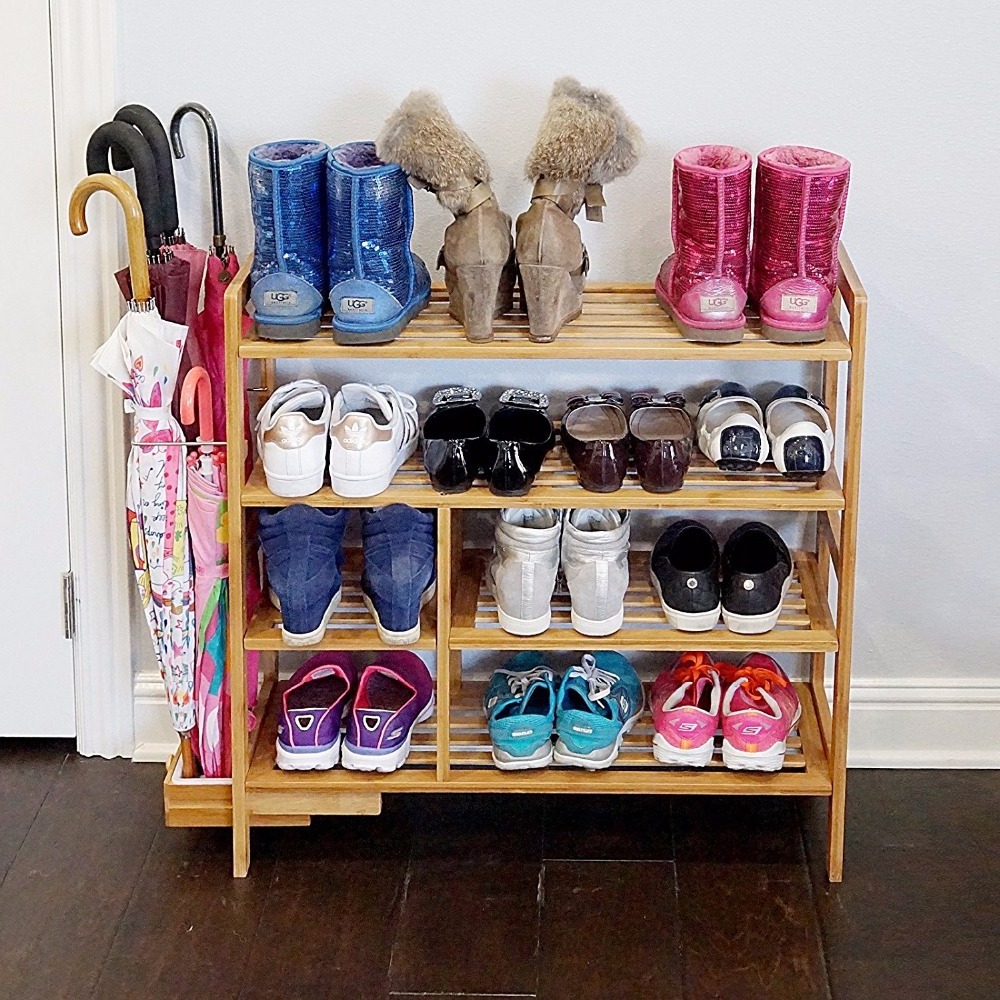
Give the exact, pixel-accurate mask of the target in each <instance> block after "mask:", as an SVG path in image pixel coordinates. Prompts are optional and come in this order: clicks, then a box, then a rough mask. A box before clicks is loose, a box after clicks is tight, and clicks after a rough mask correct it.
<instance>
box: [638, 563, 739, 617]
mask: <svg viewBox="0 0 1000 1000" xmlns="http://www.w3.org/2000/svg"><path fill="white" fill-rule="evenodd" d="M649 579H650V582H651V583H652V584H653V589H654V590H655V591H656V596H657V597H658V598H659V600H660V607H661V608H663V613H664V614H665V615H666V616H667V623H668V624H669V625H672V626H673V627H674V628H675V629H678V630H679V631H681V632H709V631H711V630H712V629H713V628H715V626H716V625H718V624H719V615H720V614H721V613H722V604H721V603H720V604H719V605H718V606H717V607H715V608H713V609H712V610H710V611H678V610H677V609H676V608H672V607H670V605H669V604H667V602H666V601H665V600H664V599H663V591H662V590H661V589H660V581H659V580H658V579H657V577H656V574H655V573H654V572H653V568H652V566H651V567H650V568H649Z"/></svg>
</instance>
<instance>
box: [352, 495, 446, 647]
mask: <svg viewBox="0 0 1000 1000" xmlns="http://www.w3.org/2000/svg"><path fill="white" fill-rule="evenodd" d="M361 539H362V550H363V552H364V570H363V571H362V574H361V591H362V597H363V599H364V602H365V604H366V605H367V607H368V610H369V611H370V612H371V613H372V617H373V618H374V619H375V624H376V626H377V627H378V634H379V638H380V639H381V640H382V641H383V642H385V643H388V644H389V645H391V646H408V645H410V644H412V643H414V642H416V641H417V640H418V639H419V638H420V609H421V608H422V607H423V606H424V605H425V604H426V603H427V602H428V601H430V600H431V599H432V598H433V597H434V583H435V576H434V547H435V546H434V515H433V514H430V513H428V512H426V511H422V510H417V509H416V508H414V507H408V506H406V504H402V503H394V504H389V506H388V507H376V508H373V509H371V510H362V511H361Z"/></svg>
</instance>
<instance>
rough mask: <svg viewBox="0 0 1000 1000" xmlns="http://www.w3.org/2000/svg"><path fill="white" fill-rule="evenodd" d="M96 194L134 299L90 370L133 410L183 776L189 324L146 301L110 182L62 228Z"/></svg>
mask: <svg viewBox="0 0 1000 1000" xmlns="http://www.w3.org/2000/svg"><path fill="white" fill-rule="evenodd" d="M95 191H109V192H111V193H112V194H113V195H114V196H115V197H116V198H117V199H118V201H119V202H121V205H122V208H123V210H124V212H125V220H126V231H127V234H128V245H129V266H130V268H131V276H132V287H133V292H134V298H132V299H131V300H130V301H129V309H128V312H127V313H126V314H125V315H124V316H123V317H122V319H121V321H120V322H119V323H118V325H117V327H115V330H114V333H112V335H111V337H110V338H109V339H108V340H107V341H106V342H105V343H104V345H103V346H102V347H100V348H99V349H98V351H97V353H96V354H95V355H94V357H93V359H92V361H91V364H92V365H93V367H94V368H96V369H97V371H99V372H100V373H101V374H103V375H105V376H106V377H107V378H109V379H111V381H113V382H114V383H115V384H116V385H117V386H118V387H119V388H120V389H121V390H122V392H123V393H124V394H125V406H126V410H127V411H130V412H132V414H133V421H134V423H133V428H134V429H133V434H132V448H131V450H130V452H129V460H128V477H127V485H126V521H127V525H128V533H129V543H130V547H131V550H132V562H133V566H134V569H135V579H136V583H137V585H138V587H139V596H140V599H141V601H142V606H143V611H144V613H145V615H146V621H147V624H148V625H149V631H150V634H151V636H152V638H153V646H154V650H155V652H156V657H157V661H158V664H159V668H160V675H161V676H162V678H163V681H164V684H165V685H166V689H167V697H168V701H169V706H170V714H171V717H172V720H173V724H174V728H175V729H176V730H177V732H178V733H179V734H180V736H181V752H182V755H183V758H184V771H183V773H184V775H185V776H186V777H192V776H193V775H194V758H193V754H192V750H191V732H192V730H193V729H194V727H195V707H194V665H195V634H196V632H195V609H194V579H193V576H192V567H191V548H190V544H189V537H188V514H187V465H186V462H185V460H184V452H185V449H184V447H183V446H182V445H181V444H180V443H181V442H183V440H184V439H183V437H182V435H181V428H180V425H179V424H178V423H177V421H176V420H175V419H174V417H173V416H172V415H171V412H170V404H171V400H172V399H173V395H174V388H175V385H176V381H177V369H178V365H179V363H180V358H181V353H182V352H183V350H184V341H185V339H186V337H187V327H186V326H183V325H181V324H178V323H168V322H167V321H166V320H164V319H162V318H161V317H160V314H159V312H158V311H157V309H156V303H155V301H154V300H153V299H152V297H151V294H150V286H149V272H148V269H147V266H146V255H145V252H144V242H143V219H142V209H141V208H140V207H139V202H138V200H137V199H136V197H135V195H134V194H133V193H132V191H131V189H130V188H129V187H128V185H126V184H125V183H124V181H121V180H119V179H118V178H116V177H111V176H110V175H107V174H94V175H91V176H90V177H87V178H85V179H84V180H82V181H81V182H80V183H79V184H78V185H77V186H76V188H75V189H74V191H73V194H72V197H71V198H70V228H71V229H72V230H73V232H74V233H76V234H77V235H82V234H83V233H86V232H87V223H86V217H85V208H86V204H87V199H88V198H89V197H90V196H91V195H92V194H93V193H94V192H95Z"/></svg>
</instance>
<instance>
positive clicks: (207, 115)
mask: <svg viewBox="0 0 1000 1000" xmlns="http://www.w3.org/2000/svg"><path fill="white" fill-rule="evenodd" d="M189 111H190V112H193V113H194V114H196V115H197V116H198V117H199V118H200V119H201V120H202V121H203V122H204V123H205V131H206V132H207V133H208V180H209V186H210V188H211V192H212V245H213V246H214V247H215V248H216V249H217V250H222V249H224V248H225V246H226V226H225V223H224V222H223V221H222V172H221V170H220V169H219V130H218V129H217V128H216V127H215V119H214V118H213V117H212V112H211V111H209V110H208V108H206V107H205V106H204V105H203V104H195V103H194V102H193V101H191V102H189V103H187V104H182V105H181V106H180V107H179V108H178V109H177V110H176V111H175V112H174V115H173V117H172V118H171V119H170V141H171V142H172V143H173V147H174V156H176V157H177V159H178V160H179V159H181V158H182V157H183V156H184V144H183V143H182V142H181V121H182V119H183V118H184V116H185V115H186V114H187V113H188V112H189Z"/></svg>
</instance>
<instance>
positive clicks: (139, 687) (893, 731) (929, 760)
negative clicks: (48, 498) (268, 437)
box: [133, 672, 1000, 768]
mask: <svg viewBox="0 0 1000 1000" xmlns="http://www.w3.org/2000/svg"><path fill="white" fill-rule="evenodd" d="M135 741H136V747H135V752H134V754H133V760H144V761H165V760H167V759H169V757H170V756H171V754H173V752H174V750H175V749H176V747H177V736H176V734H175V733H174V731H173V729H172V728H171V725H170V715H169V713H168V711H167V701H166V697H165V696H164V693H163V682H162V681H161V680H160V677H159V675H158V674H156V673H152V672H149V673H145V672H144V673H141V674H138V675H137V676H136V679H135ZM847 762H848V765H849V766H850V767H887V768H891V767H896V768H924V767H926V768H1000V678H994V677H963V678H954V677H951V678H943V677H942V678H934V677H932V678H927V677H920V678H912V679H905V678H897V677H891V678H890V677H860V678H857V679H855V680H854V682H853V683H852V685H851V725H850V747H849V750H848V754H847Z"/></svg>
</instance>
